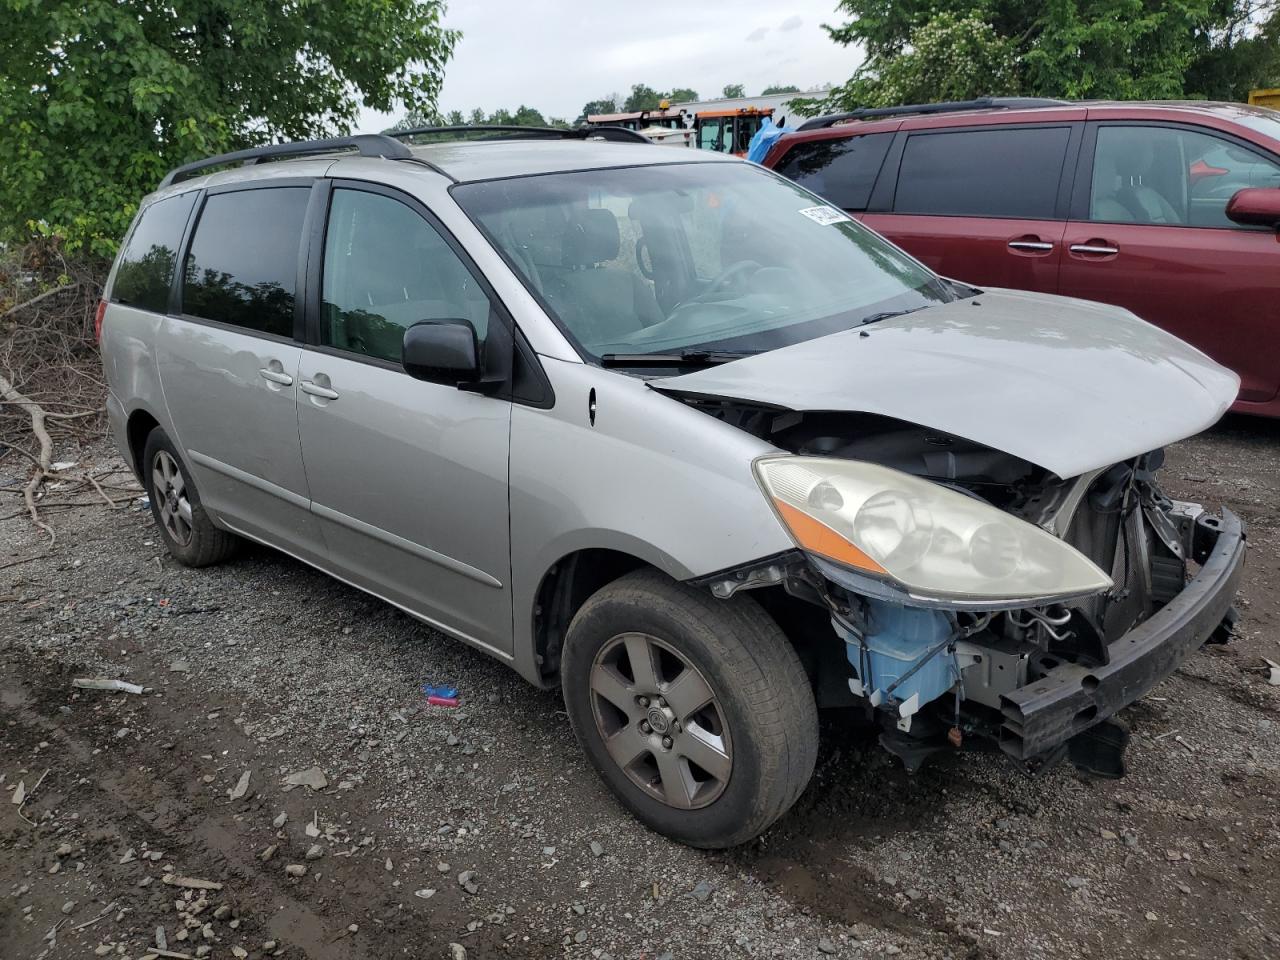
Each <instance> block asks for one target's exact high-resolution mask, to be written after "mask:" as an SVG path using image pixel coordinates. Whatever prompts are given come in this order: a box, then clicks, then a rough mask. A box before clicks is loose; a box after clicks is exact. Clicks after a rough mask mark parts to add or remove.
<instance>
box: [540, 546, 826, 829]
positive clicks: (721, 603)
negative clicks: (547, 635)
mask: <svg viewBox="0 0 1280 960" xmlns="http://www.w3.org/2000/svg"><path fill="white" fill-rule="evenodd" d="M633 658H634V660H633ZM646 662H647V663H648V664H649V667H648V668H646V667H645V666H644V664H645V663H646ZM637 663H638V664H640V665H641V666H640V669H639V671H637V669H636V666H635V664H637ZM690 670H692V673H690V672H688V671H690ZM560 680H561V685H562V690H563V694H564V702H565V707H566V709H567V710H568V713H569V722H570V723H571V724H572V726H573V730H574V733H575V734H576V735H577V737H578V741H579V743H581V744H582V748H583V750H584V751H585V752H586V754H587V758H588V759H589V760H590V762H591V764H592V766H594V767H595V769H596V772H597V773H599V774H600V777H601V778H602V779H603V780H604V781H605V783H607V784H608V785H609V787H610V789H612V790H613V792H614V793H615V794H616V795H617V797H618V799H619V800H621V801H622V803H623V805H624V806H625V807H626V808H627V809H628V810H630V811H631V812H632V813H633V814H634V815H635V816H636V818H637V819H639V820H640V821H641V822H642V823H644V824H646V825H647V826H649V827H650V828H652V829H653V830H656V831H657V832H659V833H661V834H664V835H666V836H668V837H671V838H672V839H674V840H679V841H680V842H681V843H686V844H689V845H690V846H694V847H703V848H722V847H732V846H736V845H738V844H741V843H746V842H747V841H748V840H751V839H753V838H755V837H756V836H758V835H759V834H760V833H761V832H763V831H764V830H765V828H767V827H768V826H769V825H770V824H771V823H773V822H774V821H775V820H777V819H778V818H779V817H780V816H782V815H783V814H784V813H785V812H786V811H787V810H788V809H789V808H790V807H791V805H792V804H793V803H794V802H795V801H796V799H797V798H799V796H800V794H801V793H802V792H803V791H804V788H805V786H806V785H807V784H808V782H809V778H810V777H811V776H812V775H813V768H814V763H815V761H816V759H817V753H818V712H817V708H816V706H815V704H814V699H813V691H812V689H811V688H810V686H809V681H808V678H807V676H806V675H805V672H804V668H803V667H802V666H801V664H800V660H799V658H798V657H797V656H796V653H795V650H793V649H792V647H791V644H790V643H789V642H788V640H787V638H786V636H785V635H784V634H783V633H782V631H781V630H780V629H779V628H778V625H777V624H776V623H775V622H774V621H773V619H772V618H771V617H769V615H768V614H767V613H765V612H764V610H763V609H761V607H760V606H759V605H758V604H757V603H756V602H755V601H754V600H752V599H751V598H750V597H745V596H739V597H735V598H733V599H732V600H716V599H715V598H713V597H712V596H711V595H710V594H709V593H707V592H706V591H704V590H701V589H698V588H695V587H691V586H688V585H686V584H682V583H677V582H675V581H673V580H671V579H669V578H668V577H666V576H665V575H664V574H662V573H660V572H659V571H656V570H641V571H636V572H634V573H630V574H627V575H626V576H624V577H622V578H620V579H618V580H615V581H614V582H613V583H611V584H609V585H608V586H605V587H603V588H602V589H601V590H599V591H598V592H597V593H595V594H594V595H593V596H592V597H591V598H590V599H589V600H587V602H586V603H585V604H583V606H582V608H581V609H580V610H579V611H578V613H577V614H576V615H575V616H574V618H573V621H572V622H571V623H570V625H569V630H568V633H567V636H566V638H565V646H564V652H563V656H562V658H561V665H560ZM646 694H653V695H652V696H646ZM708 696H710V697H711V702H710V703H709V704H707V705H706V706H704V707H700V708H697V709H691V707H692V706H693V705H695V704H698V703H700V702H702V701H703V700H704V699H705V698H706V697H708ZM641 697H644V699H643V700H642V699H640V698H641ZM668 697H669V698H670V699H668ZM646 701H647V702H646ZM629 704H634V706H629ZM646 725H647V730H646ZM660 728H661V729H660ZM663 734H665V735H666V736H667V737H669V740H667V739H664V738H663ZM726 761H727V762H726ZM702 764H705V766H703V765H702ZM664 773H665V775H664ZM655 776H656V780H655Z"/></svg>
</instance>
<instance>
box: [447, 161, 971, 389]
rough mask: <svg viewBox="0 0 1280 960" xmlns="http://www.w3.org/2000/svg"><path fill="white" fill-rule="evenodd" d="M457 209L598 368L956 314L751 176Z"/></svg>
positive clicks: (895, 260)
mask: <svg viewBox="0 0 1280 960" xmlns="http://www.w3.org/2000/svg"><path fill="white" fill-rule="evenodd" d="M453 196H454V198H455V199H456V200H457V201H458V203H460V204H461V205H462V207H463V208H464V209H465V210H466V211H467V212H468V214H469V215H470V216H471V217H472V218H473V219H474V220H475V221H476V222H477V223H478V224H479V225H480V227H481V229H483V230H484V231H485V233H486V234H488V236H489V239H490V240H491V241H492V242H493V243H494V245H495V246H497V247H498V248H499V249H500V250H501V251H502V252H503V254H504V255H505V256H506V259H507V260H508V262H509V263H511V265H512V266H513V267H514V268H515V269H516V270H517V271H518V272H519V273H520V274H522V276H523V278H524V280H525V282H526V284H527V285H528V286H529V288H530V289H531V290H532V291H534V292H535V293H536V295H537V296H538V297H539V298H540V300H541V301H542V303H543V305H544V306H545V307H546V308H547V310H548V311H549V312H550V313H551V315H552V317H553V319H555V320H556V321H557V322H558V323H559V325H560V327H561V329H562V330H564V331H565V332H566V333H567V334H568V335H569V336H570V338H571V339H572V340H573V341H574V343H575V344H576V345H577V347H578V348H579V350H580V351H581V352H583V353H584V354H585V355H586V356H587V357H588V358H590V359H593V360H596V361H599V360H600V359H601V358H602V357H604V358H607V357H611V356H614V357H616V356H620V355H637V354H677V355H678V354H682V353H685V352H690V351H716V352H717V353H720V354H725V353H730V354H738V353H759V352H761V351H764V350H772V349H775V348H777V347H782V346H786V345H788V344H792V343H798V342H800V341H803V340H810V339H813V338H814V337H819V336H824V335H826V334H829V333H834V332H836V331H839V330H846V329H848V328H850V327H853V326H857V325H858V324H859V323H862V322H864V321H866V320H869V319H872V318H878V317H882V316H884V315H885V314H890V313H899V312H906V311H910V310H915V309H919V308H920V307H924V306H928V305H929V304H932V303H940V302H944V301H947V300H950V299H954V294H952V293H951V292H949V290H948V289H947V287H946V285H945V284H944V283H943V282H942V281H941V280H939V279H938V278H937V277H936V276H934V275H933V274H932V273H930V272H929V271H928V270H926V269H925V268H924V267H922V266H921V265H920V264H918V263H916V262H915V261H914V260H912V259H911V258H910V257H908V256H907V255H906V254H905V253H903V252H902V251H900V250H898V249H897V248H896V247H894V246H892V245H891V244H889V243H887V242H886V241H884V240H882V239H880V238H879V237H877V236H876V235H875V234H873V233H871V232H870V231H869V230H866V229H865V228H863V227H862V226H861V225H859V224H858V223H856V222H855V221H853V220H851V219H850V218H849V217H848V216H847V215H846V214H845V213H843V212H842V211H840V210H838V209H836V208H834V207H831V206H828V205H826V204H824V203H822V202H821V201H819V200H817V199H815V198H814V197H813V196H812V195H811V194H809V193H807V192H805V191H804V190H802V189H800V188H799V187H797V186H796V185H795V184H793V183H791V182H789V181H787V180H783V179H782V178H780V177H778V176H776V175H774V174H772V173H770V172H768V171H766V170H763V169H761V168H759V167H756V166H754V165H751V164H745V163H732V164H731V163H688V164H671V165H659V166H645V167H625V168H614V169H603V170H587V171H582V172H577V173H562V174H553V175H549V176H536V177H522V178H518V179H509V180H492V181H487V182H484V183H473V184H464V185H460V186H457V187H454V188H453ZM618 365H623V366H625V364H618Z"/></svg>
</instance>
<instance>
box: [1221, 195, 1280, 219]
mask: <svg viewBox="0 0 1280 960" xmlns="http://www.w3.org/2000/svg"><path fill="white" fill-rule="evenodd" d="M1227 219H1228V220H1233V221H1235V222H1236V223H1242V224H1244V225H1245V226H1248V227H1280V187H1245V189H1243V190H1237V191H1236V192H1235V193H1234V194H1232V195H1231V199H1230V200H1228V201H1227Z"/></svg>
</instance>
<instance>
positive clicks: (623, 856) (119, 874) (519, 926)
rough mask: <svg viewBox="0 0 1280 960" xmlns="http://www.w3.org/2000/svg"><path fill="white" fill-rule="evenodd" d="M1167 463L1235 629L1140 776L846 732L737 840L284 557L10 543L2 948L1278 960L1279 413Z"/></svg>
mask: <svg viewBox="0 0 1280 960" xmlns="http://www.w3.org/2000/svg"><path fill="white" fill-rule="evenodd" d="M111 457H112V455H111V453H110V451H109V450H108V449H107V448H105V447H97V448H93V449H88V450H81V451H60V452H59V454H58V458H59V459H69V460H75V459H79V460H81V461H82V462H83V461H87V460H97V461H99V463H100V464H101V465H103V466H106V465H109V462H110V460H111ZM9 469H10V470H12V469H13V467H12V464H11V463H10V465H9ZM3 472H4V471H3V470H0V473H3ZM1164 474H1165V486H1166V488H1167V490H1168V492H1170V493H1171V494H1172V495H1174V496H1179V497H1182V498H1186V499H1196V500H1201V501H1203V502H1205V503H1207V504H1213V505H1217V504H1220V503H1225V504H1227V505H1228V506H1230V507H1231V508H1232V509H1234V510H1236V511H1237V512H1239V513H1240V514H1241V515H1242V516H1244V518H1245V519H1246V521H1247V522H1248V523H1249V524H1250V542H1251V545H1252V548H1251V551H1250V557H1249V561H1248V568H1247V574H1246V583H1245V588H1244V590H1243V593H1242V597H1243V599H1242V601H1241V604H1242V611H1243V614H1244V617H1243V619H1242V621H1241V624H1240V634H1241V636H1240V638H1239V639H1238V640H1237V641H1236V642H1234V643H1233V644H1231V645H1229V646H1226V647H1214V648H1207V649H1206V650H1204V651H1202V652H1200V653H1198V654H1196V655H1194V656H1193V657H1192V658H1191V659H1190V660H1189V661H1188V662H1187V663H1186V664H1185V665H1184V666H1183V668H1182V669H1181V670H1180V671H1178V673H1177V674H1176V675H1174V676H1173V677H1172V678H1170V679H1169V680H1168V681H1166V682H1165V683H1164V684H1162V685H1161V686H1160V687H1159V688H1158V689H1157V690H1156V691H1155V692H1154V694H1153V695H1152V696H1151V697H1149V698H1148V699H1147V700H1145V701H1143V702H1141V703H1139V704H1138V705H1136V706H1134V707H1132V708H1130V709H1129V710H1127V711H1125V713H1124V714H1123V715H1122V718H1123V719H1124V720H1125V721H1126V722H1127V723H1128V724H1129V725H1130V726H1131V728H1132V733H1133V743H1132V746H1131V748H1130V750H1129V754H1128V759H1129V763H1130V768H1131V772H1130V774H1129V776H1128V777H1127V778H1125V779H1123V780H1119V781H1100V780H1091V779H1089V778H1086V777H1084V776H1082V775H1081V774H1078V773H1077V772H1075V771H1074V770H1073V769H1071V768H1070V767H1068V766H1065V765H1060V766H1058V767H1057V768H1055V769H1053V770H1051V771H1049V772H1048V773H1046V774H1045V775H1043V776H1042V777H1040V778H1037V779H1029V778H1026V777H1024V776H1022V775H1021V774H1020V773H1018V772H1017V771H1016V770H1015V769H1014V768H1013V767H1012V766H1011V765H1009V764H1007V763H1005V762H1004V761H1003V760H1001V759H1000V758H998V757H996V756H992V755H985V754H964V755H955V756H947V757H945V758H943V759H941V760H938V761H937V762H935V763H934V764H932V765H931V766H927V767H926V768H925V770H924V771H922V772H921V773H920V774H918V775H917V776H915V777H908V776H906V775H905V774H904V773H903V772H902V769H901V767H900V765H899V764H898V763H897V761H896V760H893V759H892V758H890V757H889V756H888V755H886V754H884V753H883V752H881V751H880V750H879V748H878V747H876V746H874V744H873V743H871V742H869V741H868V740H867V738H866V736H865V734H862V733H859V732H856V731H855V730H852V729H850V728H849V726H848V725H847V724H845V723H843V722H842V719H843V718H842V717H841V716H840V715H839V714H835V715H832V716H829V717H826V718H825V719H824V741H823V750H822V755H821V757H820V761H819V768H818V772H817V775H816V777H815V778H814V781H813V783H812V785H811V786H810V787H809V789H808V791H807V792H806V793H805V795H804V796H803V797H802V798H801V800H800V801H799V803H798V804H797V806H796V808H795V809H794V810H793V811H792V812H791V813H790V814H789V815H788V816H787V817H786V818H784V820H783V821H782V822H781V823H780V824H778V825H777V826H776V827H775V828H774V829H772V830H771V831H770V832H769V833H768V834H766V835H765V836H764V837H763V838H762V839H760V840H759V841H758V842H756V843H754V844H752V845H750V846H748V847H746V848H743V849H739V850H735V851H731V852H721V853H705V852H699V851H695V850H690V849H686V848H683V847H679V846H676V845H674V844H671V843H668V842H666V841H664V840H662V839H661V838H659V837H657V836H655V835H653V834H650V833H648V832H647V831H646V830H645V829H643V828H642V827H640V826H639V825H638V824H636V823H635V822H634V821H632V820H631V819H630V818H629V817H628V816H627V815H626V814H625V813H623V812H622V811H621V809H620V808H619V807H618V806H617V805H616V804H615V803H614V802H613V800H612V799H611V797H610V796H609V795H608V794H607V792H606V791H605V789H604V788H603V786H602V785H601V784H600V783H599V782H598V781H597V779H596V778H595V776H594V775H593V774H592V773H591V771H590V770H589V768H588V766H587V764H586V762H585V760H584V759H583V758H582V756H581V755H580V753H579V751H578V749H577V746H576V744H575V743H574V741H573V739H572V736H571V733H570V731H569V728H568V724H567V722H566V720H565V716H564V714H563V711H562V705H561V702H560V700H559V698H558V694H555V693H546V692H539V691H536V690H534V689H532V688H531V687H529V686H527V685H526V684H525V683H524V682H523V681H522V680H521V679H519V678H518V677H517V676H516V675H515V674H514V673H511V672H510V671H508V670H507V669H506V668H505V667H503V666H502V665H500V664H498V663H497V662H495V661H492V660H490V659H488V658H486V657H484V656H483V655H481V654H479V653H476V652H473V651H471V650H469V649H467V648H464V647H463V646H461V645H458V644H455V643H452V642H450V641H448V640H445V639H443V638H441V637H439V636H438V635H435V634H433V633H432V632H431V631H429V630H427V629H426V628H424V627H422V626H420V625H418V624H417V623H415V622H414V621H412V620H410V619H408V618H407V617H405V616H403V615H401V614H400V613H399V612H398V611H396V610H394V609H393V608H391V607H390V606H387V605H385V604H382V603H380V602H378V601H376V600H373V599H371V598H369V597H366V596H365V595H363V594H360V593H358V592H356V591H354V590H351V589H348V588H346V587H344V586H342V585H340V584H338V583H337V582H335V581H333V580H330V579H327V578H325V577H324V576H322V575H321V574H318V573H316V572H314V571H312V570H310V569H309V568H307V567H305V566H303V565H301V564H299V563H296V562H294V561H293V560H290V559H289V558H287V557H284V556H283V555H280V554H277V553H274V552H272V551H269V550H265V549H259V548H249V549H247V550H245V551H244V553H243V554H242V555H241V556H240V558H239V559H238V560H236V561H235V562H233V563H231V564H228V565H225V566H222V567H219V568H215V569H209V570H204V571H193V570H187V569H184V568H182V567H180V566H178V565H177V564H175V563H174V562H173V561H171V560H170V559H169V558H168V556H167V555H166V554H165V552H164V551H163V548H162V546H161V542H160V539H159V537H158V536H157V535H156V534H155V533H154V531H153V528H152V525H151V518H150V514H149V513H146V512H143V511H140V510H138V509H135V508H132V507H130V508H126V509H121V510H117V511H111V510H108V509H106V508H105V506H104V507H88V508H84V509H82V510H73V511H69V512H66V513H61V514H58V515H57V516H56V518H55V519H56V526H57V529H58V533H59V537H58V541H57V544H56V545H55V547H54V548H53V549H52V551H51V552H48V553H47V555H44V554H45V546H44V544H43V543H42V542H41V541H40V540H39V539H38V538H37V537H36V536H35V534H34V531H33V530H32V529H31V527H30V526H29V524H27V523H26V522H25V521H24V520H23V519H21V518H14V519H8V520H5V521H0V721H2V723H0V787H3V790H4V794H3V797H0V956H2V957H3V958H4V960H9V958H15V960H16V958H25V957H44V956H49V957H59V956H63V957H86V956H112V957H130V958H134V960H137V958H141V957H150V956H155V957H193V958H194V957H198V956H208V957H212V958H224V957H244V956H249V957H255V958H256V957H261V956H267V955H273V956H286V957H312V958H365V957H367V958H391V957H399V956H405V957H445V958H456V957H462V956H464V955H466V956H470V957H472V958H476V957H488V956H495V955H507V956H513V957H553V956H554V957H561V956H563V957H570V958H588V957H589V958H592V960H603V958H606V957H614V958H619V960H621V958H651V960H653V958H660V957H670V958H673V960H683V958H714V957H735V958H737V957H823V956H828V955H830V956H837V957H859V958H861V957H867V958H873V957H882V956H890V955H897V956H900V957H903V958H915V957H952V958H957V960H959V958H993V957H1080V956H1087V957H1132V958H1148V957H1150V958H1157V957H1158V958H1164V957H1174V956H1177V957H1206V958H1208V957H1212V958H1215V960H1216V958H1221V957H1225V956H1231V957H1236V958H1259V960H1260V958H1265V957H1276V956H1278V955H1280V902H1278V900H1280V884H1278V883H1277V882H1276V880H1275V876H1276V873H1277V867H1280V862H1278V858H1280V821H1278V817H1277V800H1278V799H1280V686H1271V685H1269V684H1268V682H1267V668H1266V665H1265V661H1264V658H1270V659H1272V660H1277V661H1280V642H1278V640H1280V600H1277V597H1276V587H1277V583H1278V580H1280V543H1278V542H1277V533H1278V528H1280V424H1272V423H1267V422H1262V421H1253V420H1247V419H1231V420H1228V421H1227V422H1225V423H1224V424H1222V425H1220V426H1219V427H1217V428H1215V429H1214V430H1213V431H1211V432H1210V433H1208V434H1206V435H1204V436H1202V437H1199V438H1196V439H1194V440H1191V441H1187V442H1184V443H1182V444H1179V445H1178V446H1177V447H1175V448H1173V449H1172V450H1171V451H1170V460H1169V464H1168V466H1167V467H1166V469H1165V471H1164ZM2 479H4V478H0V480H2ZM2 489H9V488H2ZM32 557H35V558H37V559H29V558H32ZM76 677H113V678H122V679H126V680H129V681H131V682H134V683H137V684H141V685H144V686H145V687H146V688H147V690H146V693H145V694H142V695H133V694H128V693H113V692H103V691H97V690H83V689H76V688H73V687H72V684H71V681H72V679H73V678H76ZM432 681H436V682H438V681H454V682H456V683H457V684H458V686H459V687H460V688H461V694H462V699H463V706H462V707H461V709H457V710H450V709H444V708H433V707H428V706H426V704H425V702H424V699H423V697H422V696H421V694H420V693H419V686H420V685H421V684H423V683H426V682H432ZM313 768H314V769H313ZM295 774H296V775H298V776H293V775H295ZM291 778H292V780H299V779H301V780H306V781H308V782H309V784H310V785H305V784H304V785H293V784H292V783H291ZM19 790H22V792H23V793H24V794H25V796H26V798H25V800H23V802H22V803H14V802H6V801H11V800H17V799H19V798H18V796H17V793H18V791H19ZM157 948H160V949H157Z"/></svg>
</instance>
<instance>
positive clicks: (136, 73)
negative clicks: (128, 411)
mask: <svg viewBox="0 0 1280 960" xmlns="http://www.w3.org/2000/svg"><path fill="white" fill-rule="evenodd" d="M443 6H444V5H443V2H442V0H346V2H342V3H332V2H326V0H293V2H291V3H288V4H276V3H261V2H256V0H169V2H167V3H164V4H159V5H156V4H143V3H135V2H117V0H0V62H3V64H4V69H3V70H2V71H0V239H6V240H9V241H22V240H25V239H27V238H28V237H30V236H32V235H33V234H35V235H43V236H51V237H56V238H59V240H60V241H61V243H62V244H63V245H64V247H65V249H68V250H72V251H82V252H86V253H90V254H94V255H100V256H105V255H109V254H110V253H111V252H112V251H113V250H114V248H115V245H116V243H117V242H118V240H119V238H120V236H121V235H122V234H123V233H124V231H125V229H126V228H127V227H128V224H129V221H130V219H131V218H132V215H133V211H134V209H135V208H136V206H137V202H138V200H139V199H140V198H141V197H142V195H143V194H145V193H146V192H147V191H148V190H150V189H152V188H153V187H154V186H155V184H156V183H157V182H158V181H159V180H160V178H161V177H162V176H163V175H164V173H165V171H166V170H168V169H169V168H170V167H173V166H176V165H178V164H181V163H184V162H187V161H189V160H192V159H194V158H198V157H202V156H208V155H210V154H215V153H220V152H223V151H227V150H235V149H239V148H242V147H248V146H253V145H255V144H260V143H267V142H270V141H273V140H276V139H307V138H311V137H318V136H326V135H334V134H340V133H343V132H347V131H348V130H350V128H351V125H352V123H353V122H354V121H355V119H356V117H357V116H358V113H359V109H360V107H361V106H362V105H364V106H368V107H371V108H373V109H376V110H384V111H385V110H390V109H391V108H392V107H393V106H394V105H395V104H396V103H398V102H403V103H404V104H405V105H406V106H407V107H408V108H409V109H410V110H419V111H421V110H428V109H430V108H431V107H433V105H434V103H435V100H436V96H437V95H438V93H439V89H440V82H441V78H442V75H443V70H444V65H445V62H446V61H447V60H448V58H449V56H450V54H451V53H452V50H453V46H454V43H455V41H456V39H457V34H456V33H455V32H454V31H450V30H446V29H444V28H443V27H442V26H441V23H440V20H441V16H442V15H443Z"/></svg>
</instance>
